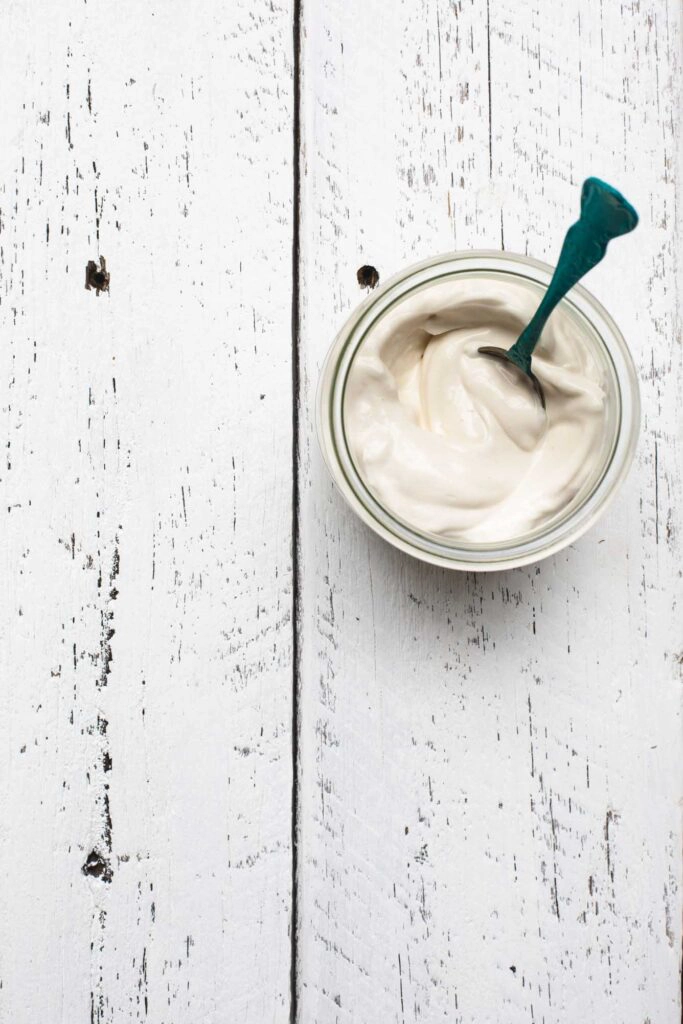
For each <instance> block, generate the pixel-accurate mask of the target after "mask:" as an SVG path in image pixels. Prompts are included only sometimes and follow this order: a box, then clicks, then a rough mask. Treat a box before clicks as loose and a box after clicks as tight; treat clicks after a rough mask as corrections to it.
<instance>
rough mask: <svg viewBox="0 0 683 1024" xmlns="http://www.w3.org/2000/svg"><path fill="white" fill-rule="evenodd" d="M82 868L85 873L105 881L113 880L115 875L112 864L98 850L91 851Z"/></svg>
mask: <svg viewBox="0 0 683 1024" xmlns="http://www.w3.org/2000/svg"><path fill="white" fill-rule="evenodd" d="M81 870H82V872H83V874H84V875H89V876H90V877H91V878H100V879H101V880H102V881H103V882H111V880H112V877H113V872H112V869H111V864H110V863H109V861H107V860H105V858H104V857H103V856H102V854H101V853H98V852H97V850H91V851H90V853H89V854H88V859H87V860H86V862H85V864H84V865H83V867H82V868H81Z"/></svg>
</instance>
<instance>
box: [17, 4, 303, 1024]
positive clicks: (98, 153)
mask: <svg viewBox="0 0 683 1024" xmlns="http://www.w3.org/2000/svg"><path fill="white" fill-rule="evenodd" d="M291 17H292V12H291V9H290V6H289V4H287V3H283V4H279V3H275V4H273V5H268V6H260V7H259V8H258V9H255V8H254V5H253V4H251V3H248V2H238V3H231V4H227V5H226V4H224V3H219V2H213V0H209V2H205V3H202V4H201V5H197V6H196V7H194V8H193V7H192V5H188V4H186V3H181V2H179V0H177V2H176V0H174V2H172V3H163V4H157V5H140V4H138V3H134V2H133V0H125V2H123V3H117V4H115V5H111V4H105V3H103V2H99V0H98V2H94V3H93V2H90V3H88V4H87V5H86V4H84V3H83V2H76V0H73V2H66V3H59V4H48V3H39V4H33V3H28V2H21V3H12V4H9V5H5V8H4V11H3V30H4V31H3V37H4V39H5V49H4V53H3V60H2V66H1V70H0V84H1V90H0V91H1V93H2V105H1V108H0V136H1V138H2V145H1V146H0V209H1V221H2V225H1V231H0V247H1V251H0V256H1V259H0V298H1V305H0V335H1V338H2V357H3V381H2V383H3V398H2V410H3V424H4V433H5V437H6V440H7V441H8V447H7V451H6V454H7V463H6V465H5V466H3V471H2V481H3V495H4V500H3V506H4V518H5V522H4V528H3V544H2V549H3V569H4V572H3V582H4V586H3V597H2V607H3V616H2V619H3V632H2V650H3V654H2V698H1V701H2V703H1V706H0V734H1V735H0V751H1V757H2V770H1V773H0V843H1V846H0V878H2V885H1V886H0V893H1V895H0V1020H2V1021H3V1022H4V1021H7V1022H8V1024H9V1022H11V1024H24V1022H26V1024H29V1022H30V1024H33V1022H36V1021H45V1022H50V1024H56V1022H63V1024H86V1022H96V1024H109V1022H116V1024H119V1022H123V1021H137V1020H140V1021H142V1020H144V1021H151V1022H154V1024H162V1022H163V1024H178V1022H181V1021H188V1022H189V1021H206V1022H216V1024H219V1022H220V1024H224V1022H227V1021H231V1022H233V1021H234V1022H250V1024H262V1022H265V1021H277V1022H282V1021H285V1020H288V1019H289V983H290V940H289V934H288V929H289V915H290V903H291V899H290V889H291V882H290V880H291V850H290V845H291V844H290V836H291V821H290V794H291V743H290V741H291V713H292V712H291V678H292V668H291V647H292V645H291V630H292V626H291V603H292V598H291V553H290V523H291V486H292V485H291V470H290V467H291V400H290V385H289V381H290V376H291V369H290V353H291V343H290V320H291V231H292V224H291V198H292V135H291V117H292V82H291V60H292V52H291V51H292V45H291V40H292V35H291ZM266 154H267V159H264V157H265V156H266ZM48 231H49V234H48ZM99 253H102V254H103V255H104V256H105V257H106V259H107V264H108V267H109V269H110V271H111V294H110V295H109V296H107V295H100V296H99V298H98V297H96V295H95V293H94V292H92V291H91V292H88V291H86V290H85V289H84V271H85V265H86V262H87V261H88V259H93V258H96V257H97V255H98V254H99ZM116 566H118V568H117V567H116ZM114 590H116V592H117V593H116V596H114V595H113V593H112V592H113V591H114ZM109 630H113V631H115V632H114V635H113V636H111V639H108V632H109ZM108 647H110V649H111V659H112V660H111V664H110V671H109V673H108V674H107V673H106V672H105V666H106V664H107V662H108V660H109V655H108ZM105 723H106V724H105ZM109 758H111V761H109ZM107 769H108V770H107ZM107 801H108V804H109V809H110V814H111V822H112V831H111V839H110V838H109V835H108V831H107V827H106V819H107ZM93 850H95V851H97V852H98V853H99V854H100V856H101V857H102V858H103V860H104V861H105V862H106V864H107V865H109V866H110V869H111V873H112V878H111V881H110V882H106V881H104V880H103V877H102V876H100V877H99V878H98V877H87V876H86V875H84V874H83V873H82V870H81V869H82V865H83V864H84V863H85V861H86V858H87V857H88V855H89V854H90V853H91V851H93ZM103 871H104V873H106V871H107V869H106V868H105V869H103Z"/></svg>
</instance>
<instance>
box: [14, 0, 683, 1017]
mask: <svg viewBox="0 0 683 1024" xmlns="http://www.w3.org/2000/svg"><path fill="white" fill-rule="evenodd" d="M681 14H682V12H681V6H680V2H679V0H622V2H617V0H601V2H600V3H596V2H595V0H567V2H565V3H561V4H559V3H558V4H555V3H550V2H541V0H520V2H518V3H513V2H512V0H421V2H420V0H417V2H416V0H412V2H410V0H400V2H396V3H388V2H387V0H363V2H362V3H361V0H315V2H314V0H304V3H303V7H300V6H298V5H297V3H296V0H282V2H280V0H263V2H257V3H254V0H234V2H231V3H223V2H219V0H202V2H201V3H197V4H195V5H192V4H188V3H186V2H180V0H165V2H164V3H154V2H153V3H152V4H140V3H137V2H135V0H119V2H118V3H117V4H105V3H104V2H103V0H87V2H85V0H62V2H60V3H58V4H48V3H47V2H46V0H43V2H41V3H36V2H29V0H8V2H7V3H6V4H5V5H4V7H3V10H2V25H3V29H4V32H3V39H4V47H3V59H2V62H1V65H0V87H1V92H0V95H1V97H2V102H1V103H0V351H1V352H2V359H3V374H2V388H3V392H2V395H3V397H2V412H3V427H4V441H5V444H6V460H5V462H4V464H3V467H2V486H3V495H4V501H3V506H4V509H5V510H6V512H5V526H4V531H3V534H2V538H3V542H2V553H3V563H2V565H3V586H2V626H1V627H0V628H1V638H2V661H1V667H2V679H1V689H0V757H1V765H2V768H1V770H0V1021H1V1022H2V1024H5V1022H6V1024H34V1022H36V1021H45V1022H48V1024H119V1022H128V1021H147V1022H151V1024H199V1022H202V1024H233V1022H234V1024H242V1022H244V1024H266V1022H273V1024H284V1022H287V1021H290V1020H291V1021H296V1022H299V1024H390V1022H392V1024H393V1022H395V1024H408V1022H420V1024H424V1022H428V1024H431V1022H436V1021H449V1022H450V1024H459V1022H462V1024H485V1022H491V1024H518V1022H519V1024H521V1022H532V1024H553V1022H557V1024H574V1022H577V1021H585V1022H593V1021H600V1022H607V1021H609V1022H613V1024H674V1022H676V1024H677V1022H678V1021H679V1020H680V1002H679V996H680V982H679V964H680V952H681V891H680V885H681V866H680V852H681V820H680V809H679V799H678V798H679V796H680V793H681V786H680V777H681V721H680V710H681V702H680V695H681V677H682V674H683V672H682V668H681V666H682V664H683V627H682V625H681V623H682V621H683V615H682V613H681V607H680V598H681V593H682V589H681V535H680V530H681V508H682V507H683V494H682V493H681V433H680V422H681V417H680V403H681V384H682V381H683V376H682V374H681V315H680V314H681V294H680V279H681V259H680V249H681V243H682V242H683V238H682V231H681V229H682V223H681V213H680V205H681V191H680V184H679V182H680V180H681V171H682V170H683V166H682V161H681V150H680V141H679V140H680V131H679V129H680V115H681V81H682V76H681V43H682V39H683V32H682V24H681V22H682V17H681ZM591 173H593V174H598V175H600V176H602V177H605V178H606V179H607V180H609V181H612V182H613V183H614V184H616V185H617V186H618V187H621V188H623V190H624V192H625V193H626V194H627V196H628V197H629V198H630V199H631V200H632V201H633V202H634V204H635V205H636V207H637V208H638V209H639V210H640V212H641V217H642V221H641V226H640V227H639V229H638V232H637V234H635V235H633V236H630V237H629V239H624V240H622V241H620V242H619V243H615V245H614V246H613V248H612V249H611V250H610V253H609V259H608V260H607V261H606V262H605V263H604V264H603V265H602V266H601V267H600V268H598V269H597V270H596V271H595V272H594V273H593V274H592V275H591V278H590V280H589V282H588V284H589V287H591V288H592V290H593V291H594V292H595V293H596V294H597V295H598V297H599V298H600V299H601V300H602V301H603V302H604V303H605V304H606V305H607V307H608V308H609V309H610V310H611V311H612V312H613V313H614V315H615V316H616V317H617V319H618V321H619V323H620V325H621V327H622V329H623V330H624V332H625V334H626V335H627V337H628V339H629V341H630V343H631V345H632V348H633V352H634V355H635V358H636V361H637V364H638V367H639V370H640V376H641V381H642V395H643V404H644V416H643V430H642V436H641V442H640V445H639V449H638V455H637V459H636V465H635V467H634V470H633V472H632V474H631V476H630V478H629V480H628V482H627V484H626V485H625V487H624V488H623V490H622V492H621V493H620V495H619V497H618V499H617V500H616V502H615V503H614V505H613V506H612V508H611V509H610V511H609V513H608V514H607V516H606V517H605V518H604V520H603V521H602V522H601V524H600V525H599V526H598V527H596V528H595V529H594V530H593V531H592V532H591V533H590V534H589V535H587V536H586V537H585V538H583V539H582V540H581V541H580V542H579V543H577V544H576V545H575V546H574V547H573V548H571V549H569V550H567V551H565V552H563V553H562V554H560V555H558V556H556V557H554V558H552V559H550V560H548V561H545V562H543V563H540V564H539V565H537V566H533V567H531V568H526V569H520V570H516V571H511V572H506V573H500V574H495V575H480V576H476V575H474V574H467V575H465V574H463V575H460V574H455V573H451V574H449V573H448V572H446V571H441V570H438V569H433V568H429V567H425V566H422V565H420V564H418V563H416V562H413V561H410V560H409V559H407V558H405V557H402V556H401V555H399V554H398V553H395V552H394V551H393V550H391V549H390V548H388V547H387V546H385V545H384V544H383V543H382V542H380V541H379V540H378V539H376V538H375V537H374V536H373V535H371V534H370V533H369V532H368V531H367V530H365V529H364V528H363V527H362V526H361V525H360V524H359V523H357V522H356V521H355V520H354V518H353V517H352V515H351V513H350V512H348V511H347V510H346V508H345V507H344V506H343V504H342V502H341V500H340V499H339V498H338V497H337V495H336V494H335V492H334V491H333V488H332V486H331V484H330V483H329V481H328V479H327V477H326V474H325V471H324V468H323V466H322V463H321V458H320V455H319V453H318V450H317V447H316V444H315V440H314V433H313V398H314V392H315V386H316V379H317V373H318V368H319V366H320V363H321V361H322V359H323V357H324V354H325V351H326V348H327V346H328V345H329V343H330V341H331V339H332V337H333V335H334V333H335V332H336V330H337V329H338V327H339V326H340V324H341V322H342V321H343V319H344V318H345V316H346V315H347V313H348V312H349V311H350V310H351V309H352V307H353V306H354V304H355V303H356V302H358V301H359V299H360V298H361V297H362V295H363V293H362V292H361V290H360V289H359V286H358V283H357V281H356V270H357V268H358V267H359V266H360V265H361V264H366V263H367V264H372V265H373V266H375V267H376V268H377V269H378V271H379V273H380V276H381V278H386V277H387V276H388V275H390V274H391V273H393V272H394V271H395V270H397V269H399V268H400V267H402V266H403V265H405V264H406V263H408V262H412V261H415V260H417V259H421V258H424V257H426V256H428V255H429V254H431V253H434V252H440V251H444V250H448V249H453V248H459V249H462V248H467V247H489V248H495V247H504V248H506V249H508V250H511V251H517V252H528V253H530V254H532V255H534V256H536V257H539V258H541V259H547V260H552V259H553V258H554V257H555V255H556V254H557V252H558V249H559V245H560V242H561V239H562V236H563V233H564V230H565V227H566V226H567V224H568V223H570V221H571V220H572V219H573V218H574V217H575V214H576V210H577V201H578V190H579V187H580V184H581V182H582V180H583V178H584V177H585V176H586V175H588V174H591ZM100 255H103V256H105V257H106V260H107V266H108V269H109V270H110V272H111V292H110V294H109V295H106V294H102V295H100V296H97V295H96V294H95V292H93V291H86V290H85V288H84V273H85V265H86V263H87V261H88V260H89V259H97V258H98V257H99V256H100ZM293 470H295V474H294V473H293Z"/></svg>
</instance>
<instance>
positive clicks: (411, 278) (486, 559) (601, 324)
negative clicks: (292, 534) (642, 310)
mask: <svg viewBox="0 0 683 1024" xmlns="http://www.w3.org/2000/svg"><path fill="white" fill-rule="evenodd" d="M463 274H465V275H469V276H470V277H471V276H474V277H477V278H482V277H485V278H490V279H495V278H498V279H499V278H500V275H505V277H506V278H507V280H508V281H509V279H510V275H512V276H513V277H514V278H515V279H516V281H517V282H518V283H520V284H523V285H524V287H526V288H532V289H534V290H535V291H536V292H537V293H538V300H539V301H540V298H541V296H542V295H543V292H544V291H545V289H546V288H547V286H548V284H549V282H550V279H551V277H552V274H553V269H552V268H551V267H549V266H548V265H547V264H545V263H541V262H539V261H538V260H533V259H529V258H528V257H526V256H517V255H514V254H511V253H505V252H495V251H471V252H463V253H448V254H445V255H441V256H436V257H433V258H432V259H429V260H425V261H424V262H422V263H418V264H415V265H413V266H411V267H408V268H407V269H406V270H403V271H401V272H400V273H399V274H396V275H395V276H394V277H392V278H391V279H390V280H388V281H387V282H386V283H385V284H384V285H383V286H382V287H380V288H378V289H376V290H375V291H373V292H371V293H370V294H369V295H368V297H367V298H366V299H365V301H364V302H362V303H361V304H360V305H359V306H358V307H357V309H355V310H354V312H353V313H352V315H351V316H350V317H349V319H348V320H347V321H346V323H345V324H344V326H343V327H342V329H341V331H340V332H339V334H338V335H337V337H336V339H335V341H334V342H333V344H332V347H331V349H330V351H329V353H328V355H327V358H326V360H325V363H324V365H323V368H322V371H321V375H320V381H319V385H318V395H317V427H318V438H319V441H320V446H321V449H322V453H323V456H324V458H325V462H326V463H327V466H328V469H329V471H330V473H331V475H332V479H333V480H334V482H335V484H336V485H337V487H338V488H339V490H340V491H341V493H342V494H343V496H344V498H345V499H346V501H347V502H348V504H349V505H350V506H351V508H352V509H353V511H354V512H355V513H356V514H357V515H358V516H359V517H360V518H361V519H362V520H363V522H365V523H367V525H368V526H369V527H370V528H371V529H373V530H374V531H375V533H378V534H379V535H380V537H383V538H384V539H385V540H387V541H388V542H389V543H390V544H393V545H394V547H397V548H399V549H400V550H402V551H405V552H407V553H408V554H410V555H413V556H414V557H415V558H420V559H422V560H423V561H425V562H431V563H432V564H434V565H441V566H445V567H446V568H449V569H464V570H470V571H477V572H481V571H493V570H497V569H510V568H512V567H514V566H519V565H527V564H528V563H530V562H535V561H538V560H539V559H541V558H545V557H547V556H548V555H551V554H553V553H555V552H557V551H560V550H561V549H562V548H564V547H566V546H567V545H568V544H571V543H573V541H575V540H576V539H577V538H578V537H580V536H581V535H582V534H583V533H585V532H586V530H587V529H588V528H589V527H590V526H592V525H593V524H594V523H595V522H596V520H597V519H598V518H599V516H601V515H602V513H603V512H604V510H605V508H606V507H607V505H608V503H609V502H610V501H611V499H612V498H613V497H614V495H615V493H616V491H617V489H618V488H619V485H620V484H621V482H622V481H623V480H624V478H625V476H626V474H627V472H628V469H629V466H630V464H631V461H632V459H633V454H634V451H635V447H636V441H637V437H638V428H639V423H640V399H639V392H638V380H637V377H636V371H635V367H634V365H633V360H632V358H631V354H630V352H629V350H628V348H627V345H626V342H625V341H624V339H623V337H622V335H621V333H620V331H619V329H618V327H617V326H616V324H615V323H614V321H613V320H612V318H611V317H610V316H609V314H608V313H607V312H606V311H605V309H603V307H602V306H601V305H600V303H599V302H597V300H596V299H595V298H594V297H593V296H592V295H591V294H590V292H588V291H587V290H586V289H585V288H583V287H581V285H576V286H575V287H574V288H572V290H571V292H570V293H569V295H568V296H567V297H566V298H565V299H563V300H562V303H561V306H562V307H564V309H565V312H566V313H568V314H569V315H570V316H571V318H572V320H573V322H574V324H575V327H576V329H577V330H578V331H579V336H580V338H581V340H582V341H583V342H584V343H585V344H586V345H589V346H590V347H591V351H592V353H593V355H594V356H595V357H596V359H597V360H598V362H599V364H600V365H601V367H602V368H603V371H604V375H605V382H606V389H607V415H606V426H605V430H606V434H607V436H606V437H605V444H604V446H603V450H604V454H603V455H602V456H601V459H600V461H599V465H598V470H597V472H596V474H595V475H594V478H593V479H592V480H591V481H590V482H589V485H588V486H587V487H586V488H585V489H584V491H582V492H579V494H578V495H577V496H576V497H575V499H573V500H572V502H571V503H570V504H569V505H568V507H567V508H565V509H563V510H562V511H561V512H560V513H559V514H558V515H557V516H555V517H554V518H552V519H551V520H550V521H549V522H548V523H546V524H544V525H542V526H540V527H538V528H536V529H534V530H532V531H530V532H528V533H525V534H523V535H521V536H519V537H513V538H508V539H506V540H505V541H503V542H501V543H472V542H467V541H464V540H458V539H451V538H447V537H442V536H436V535H434V534H427V533H423V532H421V531H420V530H418V529H415V527H414V526H411V524H410V523H408V522H404V521H403V520H401V519H399V518H398V517H397V516H396V515H395V514H393V513H392V512H390V511H389V510H388V509H387V508H385V507H384V506H383V505H382V504H380V502H379V501H378V500H377V498H376V497H375V496H374V495H373V494H372V493H371V492H370V490H369V489H368V487H367V486H366V485H365V483H364V481H363V480H362V478H361V476H360V474H359V472H358V470H357V468H356V466H355V464H354V460H353V458H352V456H351V453H350V451H349V446H348V444H347V440H346V436H345V431H344V390H345V386H346V380H347V376H348V373H349V369H350V367H351V364H352V361H353V358H354V355H355V353H356V352H357V351H358V349H359V347H360V346H361V345H362V344H363V341H364V339H365V338H366V337H367V335H368V333H369V332H371V331H372V330H373V328H374V327H375V325H376V324H377V323H378V321H379V320H380V318H381V317H383V316H384V315H385V314H386V313H387V312H388V311H389V310H390V309H393V308H394V307H395V306H396V304H397V303H400V302H401V301H402V299H404V298H406V297H407V296H408V294H410V295H413V294H414V293H415V291H416V290H418V289H419V290H425V289H429V288H430V287H433V286H434V285H435V284H436V283H439V284H440V283H443V282H444V281H447V280H448V279H451V278H454V277H456V276H458V275H463ZM435 311H436V309H435Z"/></svg>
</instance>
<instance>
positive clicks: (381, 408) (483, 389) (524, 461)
mask: <svg viewBox="0 0 683 1024" xmlns="http://www.w3.org/2000/svg"><path fill="white" fill-rule="evenodd" d="M551 277H552V268H550V267H548V266H547V265H546V264H543V263H540V262H538V261H536V260H531V259H529V258H527V257H522V256H515V255H511V254H508V253H499V252H468V253H462V254H461V253H455V254H448V255H444V256H439V257H436V258H434V259H431V260H428V261H425V262H424V263H420V264H418V265H416V266H413V267H409V268H408V269H407V270H406V271H404V272H402V273H400V274H398V275H396V276H395V277H393V278H392V279H391V280H389V281H387V282H386V284H384V285H383V286H382V287H380V288H378V289H377V290H375V291H374V292H371V293H370V295H369V296H368V297H367V299H366V300H365V302H363V303H362V304H361V305H360V306H359V307H358V308H357V309H356V310H355V312H354V313H353V315H352V316H351V317H350V319H349V320H348V321H347V323H346V324H345V325H344V327H343V328H342V330H341V331H340V333H339V335H338V336H337V338H336V340H335V342H334V344H333V345H332V348H331V350H330V352H329V354H328V357H327V359H326V362H325V364H324V367H323V369H322V373H321V377H320V384H319V389H318V403H317V406H318V408H317V413H318V435H319V439H320V444H321V448H322V451H323V455H324V457H325V461H326V463H327V465H328V467H329V469H330V472H331V474H332V477H333V479H334V481H335V483H336V484H337V485H338V487H339V489H340V490H341V492H342V494H343V495H344V497H345V498H346V500H347V501H348V503H349V504H350V505H351V507H352V508H353V509H354V511H355V512H356V513H357V514H358V515H359V516H360V517H361V518H362V519H363V520H364V521H365V522H366V523H367V524H368V525H369V526H370V527H371V528H372V529H373V530H375V531H376V532H377V533H379V534H380V536H382V537H384V538H385V540H388V541H389V542H390V543H391V544H393V545H394V546H396V547H398V548H400V549H402V550H403V551H406V552H408V553H409V554H411V555H414V556H415V557H417V558H421V559H423V560H424V561H427V562H432V563H434V564H437V565H443V566H447V567H449V568H454V569H469V570H477V571H481V570H496V569H506V568H511V567H513V566H518V565H524V564H527V563H529V562H533V561H536V560H538V559H540V558H544V557H546V556H547V555H550V554H552V553H553V552H556V551H559V550H560V549H561V548H563V547H565V546H566V545H568V544H570V543H572V542H573V541H574V540H576V539H577V537H579V536H580V535H581V534H582V533H584V532H585V531H586V530H587V529H588V528H589V527H590V526H591V525H592V524H593V523H594V522H595V521H596V519H597V518H598V516H599V515H600V514H601V513H602V512H603V510H604V509H605V507H606V505H607V503H608V502H609V500H610V499H611V497H612V496H613V495H614V493H615V491H616V489H617V488H618V486H619V484H620V483H621V481H622V480H623V479H624V477H625V475H626V473H627V471H628V468H629V465H630V463H631V460H632V457H633V452H634V449H635V444H636V439H637V434H638V426H639V416H640V411H639V408H640V407H639V397H638V382H637V378H636V373H635V368H634V366H633V361H632V359H631V356H630V353H629V351H628V348H627V346H626V343H625V341H624V339H623V337H622V336H621V334H620V332H619V330H618V328H617V327H616V325H615V324H614V322H613V321H612V319H611V318H610V317H609V315H608V314H607V312H606V311H605V310H604V309H603V308H602V306H601V305H600V304H599V303H598V302H597V301H596V300H595V299H594V298H593V297H592V296H591V295H590V293H589V292H588V291H586V289H585V288H582V287H581V286H578V285H577V286H575V287H574V288H573V289H572V290H571V292H570V293H569V295H568V296H567V297H566V298H565V299H563V300H562V302H561V303H560V304H559V306H558V307H557V309H556V310H555V311H554V312H553V314H552V316H551V317H550V320H549V321H548V324H547V325H546V327H545V329H544V332H543V335H542V337H541V340H540V342H539V345H538V347H537V349H536V352H535V353H534V372H535V373H536V375H537V376H538V378H539V380H540V381H541V384H542V386H543V391H544V395H545V399H546V408H545V410H544V409H543V408H542V406H541V404H540V402H539V400H538V397H537V396H536V394H535V392H534V391H533V389H532V388H530V387H528V386H527V385H526V384H525V383H524V382H522V381H520V379H519V375H518V374H517V373H516V372H515V371H514V370H512V369H507V368H506V366H505V364H504V363H501V362H500V361H498V360H491V359H487V358H486V357H485V356H482V355H480V354H479V351H478V349H479V348H480V347H481V346H482V345H496V346H499V347H503V348H508V347H509V346H510V345H511V344H512V343H513V342H514V341H515V340H516V338H517V336H518V335H519V334H520V333H521V331H522V329H523V328H524V327H525V326H526V324H527V323H528V322H529V320H530V319H531V317H532V315H533V313H534V311H535V309H536V308H537V306H538V304H539V302H540V299H541V297H542V295H543V293H544V291H545V289H546V288H547V286H548V283H549V282H550V279H551Z"/></svg>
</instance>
